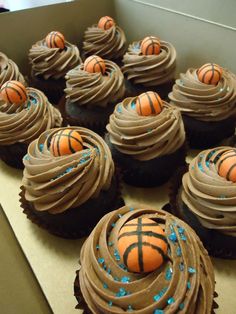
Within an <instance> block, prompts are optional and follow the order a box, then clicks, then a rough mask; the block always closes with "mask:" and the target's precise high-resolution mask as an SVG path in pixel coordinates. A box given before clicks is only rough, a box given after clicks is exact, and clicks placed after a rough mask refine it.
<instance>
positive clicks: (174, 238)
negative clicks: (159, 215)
mask: <svg viewBox="0 0 236 314" xmlns="http://www.w3.org/2000/svg"><path fill="white" fill-rule="evenodd" d="M168 238H169V239H170V241H172V242H176V241H177V236H176V233H175V232H171V234H170V235H169V236H168Z"/></svg>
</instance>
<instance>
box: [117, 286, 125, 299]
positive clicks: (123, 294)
mask: <svg viewBox="0 0 236 314" xmlns="http://www.w3.org/2000/svg"><path fill="white" fill-rule="evenodd" d="M127 294H128V292H127V291H126V290H125V288H120V289H119V291H118V292H117V293H116V296H117V297H118V298H120V297H124V296H126V295H127Z"/></svg>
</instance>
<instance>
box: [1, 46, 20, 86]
mask: <svg viewBox="0 0 236 314" xmlns="http://www.w3.org/2000/svg"><path fill="white" fill-rule="evenodd" d="M11 80H16V81H19V82H21V83H22V84H24V85H25V84H26V83H25V79H24V77H23V75H22V74H21V73H20V71H19V68H18V66H17V65H16V64H15V62H14V61H12V60H11V59H9V58H8V57H7V56H6V55H5V54H4V53H2V52H0V87H1V86H2V85H3V84H4V83H6V82H7V81H11Z"/></svg>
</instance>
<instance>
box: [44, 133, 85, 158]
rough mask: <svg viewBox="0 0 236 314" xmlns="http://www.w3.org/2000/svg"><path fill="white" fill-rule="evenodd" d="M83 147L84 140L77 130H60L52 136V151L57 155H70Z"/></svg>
mask: <svg viewBox="0 0 236 314" xmlns="http://www.w3.org/2000/svg"><path fill="white" fill-rule="evenodd" d="M82 149H83V140H82V138H81V136H80V134H79V133H78V132H77V131H75V130H72V129H64V130H60V131H58V132H57V133H55V134H54V135H53V136H52V138H51V143H50V152H51V154H52V155H53V156H55V157H57V156H63V155H70V154H73V153H76V152H78V151H80V150H82Z"/></svg>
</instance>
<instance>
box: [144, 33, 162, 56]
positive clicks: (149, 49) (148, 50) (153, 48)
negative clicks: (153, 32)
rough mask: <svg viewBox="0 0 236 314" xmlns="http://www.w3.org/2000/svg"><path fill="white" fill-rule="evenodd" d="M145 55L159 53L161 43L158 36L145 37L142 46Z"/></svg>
mask: <svg viewBox="0 0 236 314" xmlns="http://www.w3.org/2000/svg"><path fill="white" fill-rule="evenodd" d="M140 49H141V52H142V54H143V55H158V54H159V53H160V51H161V43H160V41H159V39H158V38H157V37H154V36H148V37H145V38H144V39H143V40H142V42H141V46H140Z"/></svg>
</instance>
